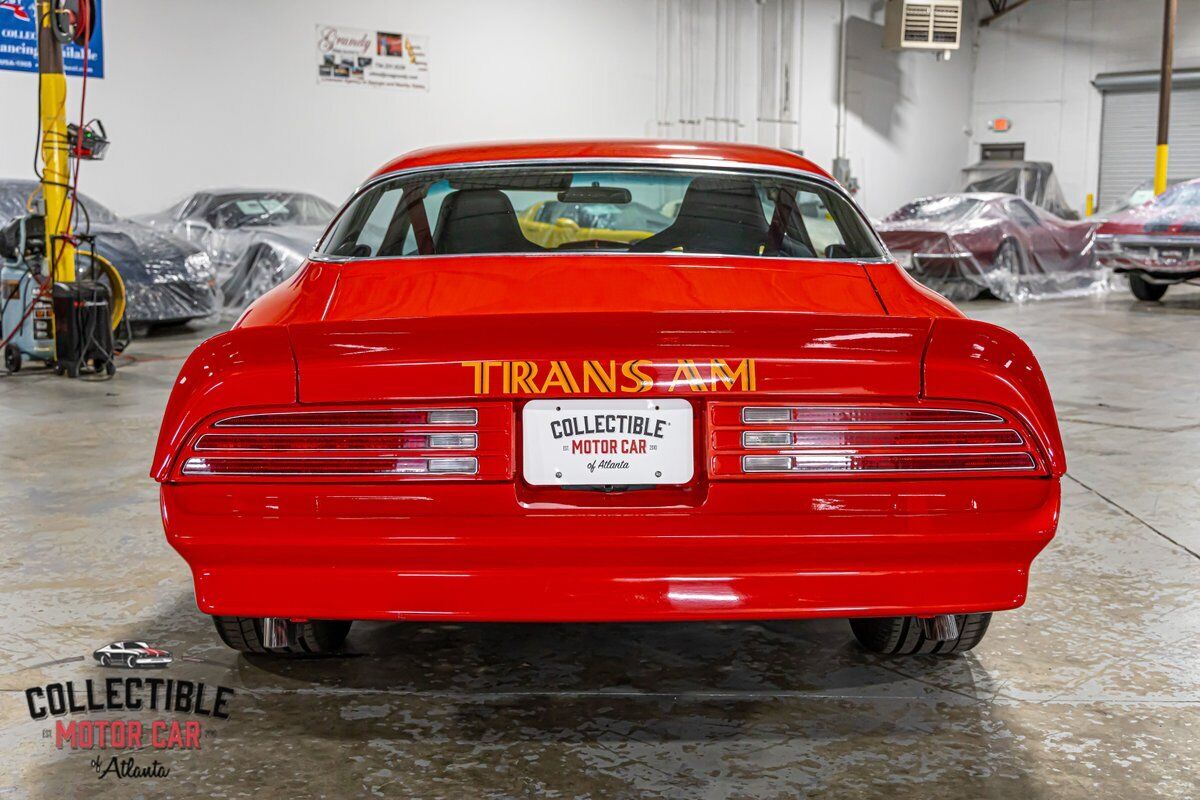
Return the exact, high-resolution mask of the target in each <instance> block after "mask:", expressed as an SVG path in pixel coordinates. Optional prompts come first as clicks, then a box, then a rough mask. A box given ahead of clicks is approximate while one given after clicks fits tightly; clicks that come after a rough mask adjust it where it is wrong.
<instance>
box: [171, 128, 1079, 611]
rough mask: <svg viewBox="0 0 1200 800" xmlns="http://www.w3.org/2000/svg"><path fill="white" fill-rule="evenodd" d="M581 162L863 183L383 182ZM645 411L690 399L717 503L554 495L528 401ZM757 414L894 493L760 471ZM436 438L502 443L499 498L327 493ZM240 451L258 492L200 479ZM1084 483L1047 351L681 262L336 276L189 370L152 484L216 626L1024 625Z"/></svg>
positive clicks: (364, 489)
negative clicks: (879, 620)
mask: <svg viewBox="0 0 1200 800" xmlns="http://www.w3.org/2000/svg"><path fill="white" fill-rule="evenodd" d="M559 161H561V162H563V163H573V162H577V161H579V162H597V163H639V164H641V163H655V164H659V163H661V164H668V165H670V164H680V163H683V164H688V165H694V166H697V167H698V168H699V167H702V168H703V169H705V170H710V171H714V172H718V173H719V172H721V171H723V170H732V169H750V170H766V171H772V172H778V173H787V174H794V175H800V176H805V177H807V178H811V179H813V180H818V181H821V182H823V184H828V185H829V186H830V187H832V188H836V187H835V186H834V185H833V183H832V179H830V178H829V177H828V176H827V175H826V174H825V173H824V172H823V171H821V170H820V169H819V168H818V167H816V166H815V165H813V164H812V163H810V162H809V161H807V160H805V159H803V158H800V157H798V156H795V155H792V154H790V153H786V152H782V151H777V150H772V149H767V148H760V147H752V146H742V145H731V144H702V143H696V142H680V143H672V142H615V143H601V142H561V143H554V142H551V143H547V142H536V143H534V142H531V143H521V144H504V145H479V146H468V147H457V148H446V149H433V150H424V151H420V152H416V153H413V154H410V155H407V156H404V157H402V158H399V159H397V160H395V161H393V162H391V163H389V164H387V165H386V166H385V167H383V168H382V169H381V170H380V171H379V172H378V173H377V176H376V177H383V176H389V175H397V174H403V173H405V172H406V171H414V170H420V169H425V168H430V167H433V166H441V165H449V166H454V165H462V164H481V163H488V164H493V163H503V164H508V165H513V166H520V165H521V164H523V163H527V162H528V163H534V162H538V163H545V162H559ZM831 190H832V189H831ZM837 191H839V192H840V189H839V190H837ZM334 224H335V225H336V224H337V223H336V221H335V223H334ZM609 369H611V372H607V373H606V370H609ZM598 373H599V375H598ZM604 374H608V375H609V378H607V379H606V378H604V377H603V375H604ZM530 376H537V377H536V378H535V377H530ZM634 396H639V397H642V398H652V399H657V398H664V399H665V398H682V399H683V400H685V401H686V402H687V403H688V404H690V406H691V408H692V410H693V419H694V431H693V434H692V437H691V443H692V444H691V446H692V448H694V464H695V469H694V474H693V476H692V477H691V479H690V480H688V481H687V482H686V483H680V484H675V485H663V486H649V487H641V488H640V489H639V490H637V491H592V490H584V489H578V488H571V487H560V486H545V485H533V484H532V483H530V482H529V481H528V480H526V478H525V476H524V472H523V461H524V459H525V458H526V455H527V454H525V453H523V437H522V426H523V424H524V423H523V410H524V409H525V407H526V405H527V404H528V403H530V402H531V401H533V400H546V399H551V400H555V401H558V400H562V401H564V402H566V401H570V400H574V399H579V398H593V399H595V398H629V397H634ZM747 407H750V408H754V409H768V411H766V412H753V413H751V414H747V413H746V412H745V411H744V409H745V408H747ZM430 409H433V410H435V411H436V414H434V413H432V412H430V411H429V410H430ZM472 410H473V413H472ZM297 414H298V415H300V416H295V415H297ZM355 415H357V416H355ZM363 415H366V416H363ZM755 416H759V417H763V418H771V419H778V418H781V417H782V416H787V419H788V421H787V422H776V423H774V424H771V423H762V424H761V425H760V427H759V428H757V430H762V431H766V432H769V433H774V434H775V435H779V436H792V433H790V432H789V431H798V432H797V433H796V434H795V435H796V436H797V437H798V438H797V440H796V441H797V442H799V441H800V440H801V439H804V437H808V438H807V439H805V441H808V442H809V444H808V446H804V447H802V446H799V445H797V446H795V447H788V448H779V449H777V450H772V451H768V452H769V453H771V454H774V457H777V458H787V459H789V461H788V462H787V463H789V464H790V463H793V462H792V461H791V460H790V459H793V458H795V459H796V461H795V463H797V464H798V463H801V461H802V459H804V458H806V457H810V456H806V455H805V454H806V453H812V452H815V453H816V454H817V455H816V456H811V457H814V458H817V459H818V460H817V461H816V462H814V463H825V462H823V461H820V459H821V458H828V457H829V454H830V453H834V454H835V456H834V457H835V458H836V459H840V460H839V462H838V463H850V462H851V461H853V463H855V464H856V465H858V466H859V467H862V466H863V465H866V467H865V468H864V469H862V471H859V472H855V473H845V474H775V473H766V474H762V473H759V474H748V473H747V472H745V471H744V470H745V465H746V464H747V463H748V462H746V461H745V458H746V457H748V456H751V457H752V456H756V455H758V454H762V453H764V451H763V450H748V449H747V448H746V447H745V442H746V441H748V440H747V439H746V438H745V437H744V436H743V435H742V434H743V433H744V431H745V430H746V429H748V428H755V424H757V423H748V422H746V421H745V420H746V419H748V418H750V417H755ZM435 417H436V418H438V419H442V418H444V419H450V420H459V421H460V423H462V424H460V425H459V428H460V429H462V430H460V431H459V433H460V434H462V433H469V434H473V435H474V436H475V437H477V438H476V439H474V441H476V442H477V448H476V449H475V450H474V451H472V455H471V458H472V459H477V465H478V470H477V472H476V473H475V474H472V475H454V474H452V475H436V474H435V475H431V474H421V475H415V476H407V475H400V476H397V475H387V476H379V475H370V474H360V475H358V476H348V475H346V474H336V475H335V474H330V473H351V472H355V471H361V472H369V470H370V469H371V468H372V467H371V466H370V465H369V464H366V463H365V462H366V461H369V460H370V459H366V458H363V457H362V456H361V455H360V453H359V451H358V450H354V449H351V450H347V449H346V448H355V447H358V443H357V442H358V440H354V439H353V437H354V436H355V435H361V432H362V428H356V427H353V426H354V425H361V424H366V425H367V426H368V428H369V426H370V425H371V424H372V423H373V422H377V423H379V424H381V425H384V426H385V427H384V430H386V431H387V432H388V434H387V435H388V436H393V437H399V438H393V439H386V438H384V439H373V440H371V441H370V443H369V444H368V445H367V446H368V447H384V448H386V447H391V446H394V447H400V446H401V445H400V444H399V442H401V440H402V439H403V438H404V437H409V438H410V439H411V441H414V442H416V443H417V445H418V446H420V445H421V444H425V445H428V444H431V443H432V442H433V440H432V439H427V438H421V437H422V436H424V435H426V434H427V433H428V432H429V431H430V430H431V429H434V428H437V426H436V425H435V424H433V420H434V419H435ZM297 421H298V422H297ZM463 421H465V422H463ZM296 424H299V425H300V426H301V427H293V428H291V430H298V431H300V433H297V434H295V435H297V436H301V437H303V436H304V435H305V434H312V435H315V436H319V437H333V438H332V439H327V440H328V441H332V442H335V443H336V446H332V445H331V449H333V450H334V451H335V453H334V454H333V455H332V456H329V457H328V458H326V460H325V461H323V462H321V464H320V465H318V466H316V467H314V468H312V469H309V470H307V474H303V475H298V474H281V473H286V472H291V471H292V470H293V468H294V467H296V464H295V463H293V462H294V460H299V461H304V459H306V458H309V456H308V455H306V454H305V453H303V452H297V451H294V450H287V448H286V447H279V446H276V444H274V442H276V440H277V439H278V436H279V434H278V432H279V431H280V429H281V427H284V426H289V425H296ZM439 430H440V428H439ZM205 436H211V437H215V438H212V439H211V440H208V441H209V444H208V445H207V446H206V445H204V444H203V442H204V441H206V440H203V439H202V437H205ZM222 437H224V438H222ZM238 437H241V438H238ZM273 437H274V438H273ZM405 441H407V440H405ZM263 442H271V443H272V444H269V445H263ZM263 446H266V447H267V448H268V449H267V451H266V453H265V454H264V452H263V451H262V450H261V449H255V448H260V447H263ZM206 447H207V449H206ZM225 447H229V448H232V450H231V451H226V452H232V453H234V454H235V455H236V454H239V453H240V455H241V456H243V457H250V456H252V458H251V459H250V460H251V462H252V463H251V464H250V466H247V467H246V469H248V470H250V469H253V470H257V471H258V474H256V475H241V476H229V475H222V474H195V473H193V474H189V470H190V469H191V468H189V467H188V466H187V465H188V464H192V465H199V466H198V467H197V468H198V469H200V468H203V469H207V468H209V467H211V466H212V464H210V463H208V462H207V461H206V460H205V459H215V460H217V461H219V460H220V458H221V457H223V455H224V453H223V452H221V448H225ZM238 448H248V450H249V456H247V450H244V449H243V450H239V449H238ZM272 448H273V449H272ZM363 452H365V451H363ZM214 453H215V455H214ZM780 453H783V454H784V455H780ZM786 453H792V455H786ZM797 454H799V455H797ZM1004 454H1007V455H1006V456H1005V455H1004ZM393 455H394V453H393ZM415 455H416V456H417V458H415V459H414V461H422V460H423V459H425V457H427V456H430V455H431V453H430V452H417V453H416V454H415ZM433 455H436V453H434V454H433ZM339 459H348V460H347V461H339ZM313 463H316V462H313ZM432 463H433V461H431V460H424V462H423V466H424V467H426V468H432V466H431V465H432ZM769 463H777V462H769ZM1014 464H1015V465H1018V466H1014ZM299 469H300V471H301V472H304V471H306V470H305V468H303V467H302V466H301V467H300V468H299ZM1064 470H1065V462H1064V455H1063V448H1062V443H1061V440H1060V437H1059V433H1058V427H1057V422H1056V419H1055V414H1054V409H1053V406H1052V405H1051V400H1050V396H1049V393H1048V391H1047V387H1046V383H1045V381H1044V379H1043V377H1042V374H1041V372H1040V370H1039V367H1038V365H1037V362H1036V361H1035V359H1034V357H1033V355H1032V354H1031V353H1030V351H1029V348H1028V347H1027V346H1026V345H1025V344H1024V343H1022V342H1021V340H1020V339H1018V337H1017V336H1015V335H1014V334H1012V333H1010V332H1008V331H1006V330H1003V329H1001V328H998V327H996V326H993V325H989V324H986V323H982V322H976V321H972V320H969V319H966V318H964V317H963V315H962V314H960V313H959V312H958V311H957V310H955V308H954V307H953V306H951V305H950V304H949V303H948V302H946V301H945V300H944V299H943V298H941V297H939V296H937V295H935V294H933V293H932V292H930V291H928V290H926V289H924V288H923V287H920V286H919V285H917V284H916V283H915V282H914V281H912V280H911V279H910V278H909V277H908V276H907V275H906V274H905V273H904V271H903V270H902V269H901V268H900V267H899V266H897V265H896V264H894V263H891V262H889V261H888V260H886V259H885V258H878V259H874V260H867V261H849V260H834V261H831V260H817V259H813V260H805V259H791V258H763V257H733V256H705V255H687V254H683V253H678V252H667V253H654V254H633V253H621V254H606V253H559V254H553V255H545V254H540V253H539V254H528V255H526V254H509V255H502V256H496V255H478V256H432V257H418V258H412V257H408V258H402V259H401V258H396V259H389V258H376V259H364V260H355V259H353V258H351V259H343V260H338V259H331V258H325V257H322V256H319V255H315V254H314V256H312V257H311V260H310V261H309V262H308V263H306V264H305V266H304V267H303V268H301V270H300V271H299V272H298V273H297V274H296V275H295V277H294V278H292V279H291V280H289V281H288V282H286V283H285V284H282V285H280V286H278V287H276V288H275V289H274V290H272V291H271V292H269V293H268V294H266V295H264V296H263V297H261V298H260V299H259V300H258V301H256V302H255V303H254V304H253V305H252V306H251V307H250V308H249V309H248V311H247V312H246V313H245V314H244V316H243V317H242V319H241V320H239V322H238V324H237V325H236V327H234V329H233V330H230V331H229V332H227V333H223V334H220V335H218V336H215V337H213V338H211V339H209V340H208V341H206V342H204V343H203V344H202V345H201V346H200V347H199V348H197V350H196V351H195V352H194V353H193V354H192V355H191V357H190V358H189V359H188V360H187V362H186V364H185V365H184V367H183V369H182V371H181V373H180V375H179V378H178V380H177V382H176V385H175V387H174V390H173V392H172V395H171V398H170V402H169V403H168V406H167V409H166V412H165V416H164V419H163V424H162V430H161V435H160V438H159V441H158V446H157V450H156V452H155V455H154V462H153V466H152V470H151V475H152V477H154V479H155V480H157V481H159V482H160V483H161V504H162V516H163V523H164V527H165V530H166V534H167V538H168V540H169V542H170V543H171V545H172V546H173V547H175V548H176V550H178V551H179V553H180V554H181V555H182V556H183V557H184V558H185V559H186V560H187V562H188V564H189V565H190V567H191V569H192V572H193V575H194V578H195V589H196V598H197V602H198V604H199V606H200V608H201V610H203V611H204V612H206V613H209V614H213V615H239V616H247V617H283V618H290V619H293V620H305V619H379V620H389V619H391V620H413V619H434V620H502V621H534V620H537V621H615V620H684V619H733V618H789V617H819V616H844V617H862V616H881V615H937V614H961V613H966V612H974V611H994V610H1000V609H1009V608H1014V607H1016V606H1019V605H1021V604H1022V602H1023V601H1024V599H1025V593H1026V583H1027V578H1028V575H1029V568H1030V563H1031V561H1032V560H1033V558H1034V556H1035V555H1037V553H1038V552H1039V551H1040V550H1041V549H1042V548H1043V547H1045V546H1046V544H1047V543H1048V542H1049V541H1050V539H1051V537H1052V536H1053V534H1054V531H1055V527H1056V524H1057V520H1058V513H1059V479H1060V477H1061V476H1062V475H1063V473H1064ZM201 471H202V470H201Z"/></svg>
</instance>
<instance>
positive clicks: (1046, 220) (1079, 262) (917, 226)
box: [879, 193, 1106, 301]
mask: <svg viewBox="0 0 1200 800" xmlns="http://www.w3.org/2000/svg"><path fill="white" fill-rule="evenodd" d="M1096 226H1097V223H1095V222H1070V221H1067V220H1064V219H1060V218H1058V217H1056V216H1054V215H1053V214H1051V213H1050V212H1048V211H1046V210H1045V209H1042V208H1038V207H1037V206H1034V205H1032V204H1030V203H1029V202H1027V201H1026V200H1024V199H1023V198H1020V197H1015V196H1013V195H1008V194H991V193H972V194H948V195H940V196H937V197H923V198H921V199H919V200H914V201H912V202H911V203H908V204H906V205H904V206H902V207H901V208H900V209H898V210H897V211H896V212H894V213H893V214H891V215H890V216H889V217H887V218H886V219H884V221H883V222H882V223H881V224H880V225H879V233H880V235H881V236H882V237H883V241H884V242H885V243H886V244H887V246H888V249H890V250H891V251H892V254H893V255H894V256H895V257H896V259H897V261H898V262H899V263H900V264H901V265H903V266H904V268H905V269H907V270H909V272H910V273H912V276H913V277H914V278H916V279H917V280H919V281H920V282H921V283H923V284H925V285H926V286H929V287H930V288H932V289H935V290H936V291H938V292H941V293H942V294H944V295H945V296H946V297H948V298H950V299H951V300H970V299H972V298H974V297H977V296H979V295H980V294H981V293H982V292H984V291H988V292H991V293H992V294H993V295H995V296H996V297H998V298H1000V299H1001V300H1010V301H1012V300H1017V301H1020V300H1030V299H1037V298H1042V297H1049V296H1055V295H1065V294H1083V293H1088V292H1093V291H1099V290H1101V289H1103V288H1104V287H1105V285H1106V283H1105V274H1104V272H1103V270H1101V269H1100V268H1099V267H1098V266H1097V263H1096V252H1095V230H1096Z"/></svg>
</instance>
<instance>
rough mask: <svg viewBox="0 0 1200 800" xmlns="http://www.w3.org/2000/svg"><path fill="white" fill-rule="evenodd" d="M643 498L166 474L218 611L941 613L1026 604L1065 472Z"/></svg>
mask: <svg viewBox="0 0 1200 800" xmlns="http://www.w3.org/2000/svg"><path fill="white" fill-rule="evenodd" d="M644 498H645V499H639V498H638V493H629V494H625V495H617V496H601V495H595V494H592V493H577V492H569V493H568V492H563V493H557V496H556V497H554V498H552V499H548V498H547V497H546V496H545V495H532V494H530V495H523V494H522V489H521V488H519V487H514V486H513V485H511V484H475V485H462V484H458V485H446V484H425V485H421V484H415V483H414V484H409V485H406V486H403V487H397V486H395V485H379V484H375V485H371V484H362V485H341V486H335V485H330V484H324V485H317V484H307V485H298V484H291V485H282V484H267V483H263V484H237V485H235V484H220V483H207V484H191V485H179V484H164V485H163V487H162V510H163V520H164V525H165V528H166V532H167V537H168V540H169V541H170V543H171V545H172V546H174V547H175V549H176V550H178V551H179V553H180V554H181V555H183V557H184V558H185V559H186V560H187V562H188V564H189V565H190V566H191V568H192V571H193V575H194V578H195V586H196V598H197V603H198V605H199V607H200V609H201V610H202V611H204V612H205V613H208V614H221V615H238V616H259V617H261V616H283V617H292V618H314V619H446V620H479V621H618V620H622V621H631V620H646V621H651V620H685V619H739V618H740V619H746V618H760V619H766V618H800V617H820V616H885V615H903V614H921V615H932V614H938V613H965V612H971V611H996V610H1001V609H1008V608H1014V607H1017V606H1019V605H1021V604H1022V603H1023V602H1024V600H1025V591H1026V583H1027V579H1028V573H1029V566H1030V562H1031V561H1032V560H1033V558H1034V556H1035V555H1037V553H1038V552H1039V551H1040V550H1041V549H1042V548H1043V547H1045V545H1046V544H1047V543H1048V542H1049V541H1050V539H1051V538H1052V536H1053V535H1054V530H1055V527H1056V525H1057V521H1058V509H1059V484H1058V481H1057V480H1056V479H1053V478H988V479H954V480H945V481H939V482H936V483H931V482H929V481H924V482H922V481H873V480H861V479H860V480H856V481H845V482H815V481H795V482H789V481H773V482H762V483H758V482H755V483H748V482H747V483H721V484H715V483H714V484H711V485H709V486H707V487H706V488H705V489H704V490H703V491H702V492H700V493H692V494H687V495H685V494H683V493H681V494H680V495H679V496H678V497H677V498H674V499H672V500H669V501H668V502H663V501H664V498H663V497H662V496H659V495H654V494H651V493H647V494H645V495H644ZM568 503H572V504H571V505H569V504H568ZM637 503H642V505H640V506H639V505H636V504H637Z"/></svg>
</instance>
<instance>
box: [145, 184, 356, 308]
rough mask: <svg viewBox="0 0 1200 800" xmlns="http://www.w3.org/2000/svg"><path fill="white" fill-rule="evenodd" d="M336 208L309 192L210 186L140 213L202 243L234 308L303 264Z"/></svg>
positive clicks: (229, 305) (157, 225)
mask: <svg viewBox="0 0 1200 800" xmlns="http://www.w3.org/2000/svg"><path fill="white" fill-rule="evenodd" d="M336 211H337V209H336V208H335V207H334V206H333V205H331V204H330V203H328V202H326V201H325V200H322V199H321V198H320V197H317V196H315V195H312V194H307V193H305V192H293V191H279V190H264V189H209V190H205V191H200V192H196V193H194V194H191V195H188V196H187V197H185V198H184V199H183V200H181V201H179V202H178V203H176V204H175V205H173V206H171V207H170V208H168V209H166V210H165V211H162V212H159V213H157V214H146V215H142V216H139V217H138V219H139V220H141V221H143V222H145V223H146V224H148V225H152V226H154V227H155V228H159V229H161V230H168V231H170V232H171V233H173V234H175V235H176V236H179V237H182V238H184V239H187V240H188V241H189V242H193V243H194V244H197V245H199V246H200V247H203V248H204V250H205V251H206V252H207V253H208V254H209V257H210V258H211V259H212V262H213V266H214V267H215V268H216V271H217V279H218V281H219V283H220V286H221V293H222V295H223V297H224V301H225V307H226V308H227V309H229V310H231V311H235V312H236V311H240V310H241V309H242V308H244V307H245V306H246V305H247V304H248V303H249V302H250V301H251V300H253V299H254V298H256V297H258V296H260V295H262V294H264V293H265V292H266V291H268V290H269V289H271V288H272V287H274V286H276V285H277V284H279V283H281V282H282V281H283V280H284V279H285V278H287V277H289V276H290V275H292V273H294V272H295V271H296V270H297V269H298V268H299V267H300V265H301V264H302V263H303V262H304V259H305V258H306V257H307V256H308V254H309V252H310V251H311V250H312V247H313V244H314V243H316V241H317V239H319V238H320V237H321V233H322V232H323V231H324V230H325V226H326V225H327V224H328V223H329V220H330V219H332V218H333V215H334V212H336Z"/></svg>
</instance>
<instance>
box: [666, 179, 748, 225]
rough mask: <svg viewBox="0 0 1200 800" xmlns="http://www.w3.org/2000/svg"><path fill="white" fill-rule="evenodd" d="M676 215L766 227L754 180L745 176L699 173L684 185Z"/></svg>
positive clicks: (682, 217)
mask: <svg viewBox="0 0 1200 800" xmlns="http://www.w3.org/2000/svg"><path fill="white" fill-rule="evenodd" d="M675 219H676V220H680V219H696V220H705V221H716V222H726V223H733V224H737V225H746V226H748V227H751V228H755V229H761V230H763V231H765V230H766V229H767V221H766V219H765V218H764V217H763V210H762V203H761V202H760V201H759V199H758V191H757V190H756V189H755V188H754V182H753V181H751V180H748V179H745V178H715V177H699V178H696V179H695V180H693V181H692V182H691V184H689V185H688V188H687V191H686V192H684V194H683V200H682V201H681V202H680V203H679V213H678V215H677V216H676V217H675Z"/></svg>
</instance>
